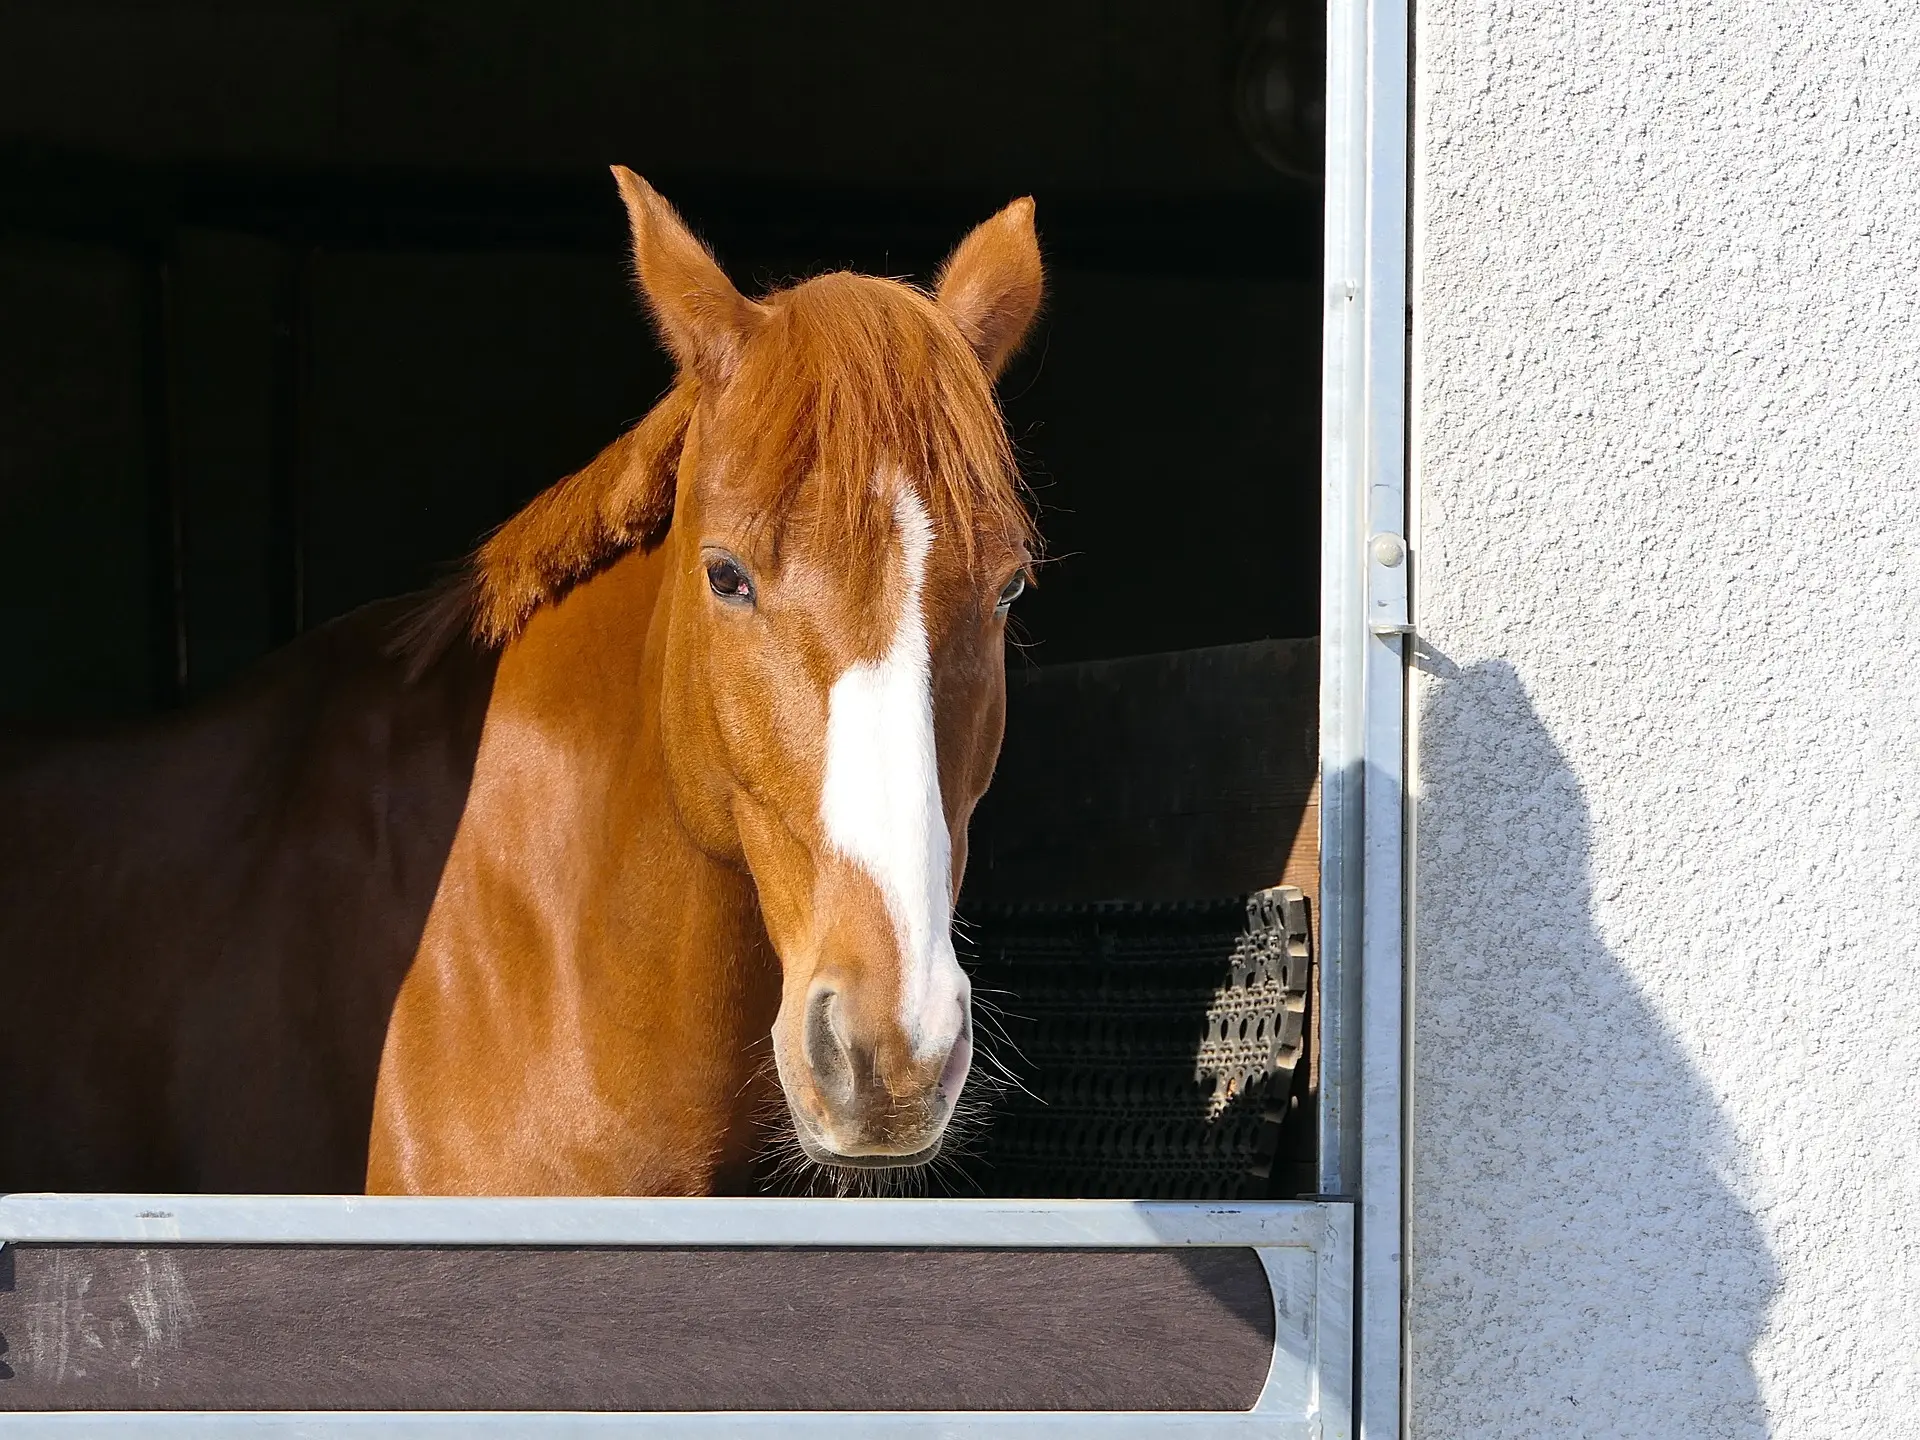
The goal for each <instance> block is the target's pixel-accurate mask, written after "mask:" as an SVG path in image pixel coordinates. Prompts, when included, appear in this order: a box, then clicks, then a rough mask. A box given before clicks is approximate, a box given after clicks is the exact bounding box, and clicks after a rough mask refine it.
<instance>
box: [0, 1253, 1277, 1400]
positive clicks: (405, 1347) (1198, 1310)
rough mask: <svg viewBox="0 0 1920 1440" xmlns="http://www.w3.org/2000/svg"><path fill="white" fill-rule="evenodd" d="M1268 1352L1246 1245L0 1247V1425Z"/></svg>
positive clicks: (1091, 1380)
mask: <svg viewBox="0 0 1920 1440" xmlns="http://www.w3.org/2000/svg"><path fill="white" fill-rule="evenodd" d="M1272 1349H1273V1308H1272V1301H1271V1298H1270V1295H1269V1291H1268V1288H1267V1282H1266V1279H1265V1276H1264V1274H1263V1273H1262V1270H1261V1267H1260V1264H1259V1261H1258V1258H1257V1257H1256V1256H1255V1255H1254V1253H1253V1252H1252V1251H1251V1250H1237V1249H1236V1250H1208V1249H1199V1250H1189V1251H1184V1252H1183V1251H1041V1250H1027V1251H911V1250H898V1251H882V1250H860V1251H829V1250H673V1249H646V1250H637V1249H627V1250H615V1249H606V1250H596V1249H575V1250H568V1249H533V1248H520V1249H492V1250H488V1249H479V1248H473V1249H434V1248H428V1247H395V1248H373V1247H360V1248H328V1247H270V1246H176V1247H172V1248H139V1247H135V1246H130V1245H123V1246H53V1245H46V1246H35V1245H28V1246H8V1247H7V1248H6V1249H4V1250H0V1410H37V1409H66V1410H71V1409H90V1408H111V1409H491V1408H502V1409H536V1410H538V1409H583V1410H596V1409H656V1410H685V1409H803V1408H821V1409H908V1410H916V1409H1107V1408H1117V1409H1149V1410H1151V1409H1196V1410H1207V1409H1225V1410H1239V1409H1245V1408H1246V1407H1247V1406H1249V1405H1251V1404H1252V1403H1253V1400H1254V1398H1255V1397H1256V1396H1257V1395H1258V1393H1259V1390H1260V1386H1261V1383H1262V1381H1263V1380H1264V1379H1265V1377H1266V1371H1267V1366H1268V1362H1269V1360H1270V1358H1271V1355H1272Z"/></svg>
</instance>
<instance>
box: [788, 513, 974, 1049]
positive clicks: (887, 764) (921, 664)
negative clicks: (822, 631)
mask: <svg viewBox="0 0 1920 1440" xmlns="http://www.w3.org/2000/svg"><path fill="white" fill-rule="evenodd" d="M893 514H894V523H895V526H896V527H897V529H898V532H899V539H900V555H901V564H902V569H903V572H904V573H903V574H902V576H901V581H902V583H901V585H900V587H899V588H900V592H901V602H900V616H899V619H898V620H897V621H896V622H895V625H894V631H893V642H892V644H890V645H889V646H888V648H887V653H886V654H885V655H883V656H881V657H880V658H879V659H878V660H863V661H861V662H860V663H859V664H857V665H851V666H849V667H848V668H847V670H846V671H845V673H843V674H842V675H841V676H840V678H839V679H838V680H836V681H835V682H834V684H833V689H832V690H831V691H830V692H829V693H828V696H827V764H826V776H825V779H824V781H823V783H822V785H821V791H820V819H821V823H822V824H823V825H824V826H825V828H826V832H827V839H828V840H829V842H831V844H832V845H833V847H834V848H835V849H836V850H838V851H839V852H840V853H841V854H843V855H845V856H846V857H847V858H848V859H849V860H851V861H853V862H854V863H855V864H856V865H858V866H860V868H861V869H862V870H864V871H866V873H867V874H868V875H869V876H871V877H872V879H873V882H874V884H875V885H876V886H878V887H879V890H880V893H881V895H882V896H883V897H884V898H885V900H886V905H887V913H888V915H889V916H890V917H891V918H892V920H893V928H894V934H895V936H896V938H897V939H898V941H899V945H900V955H901V963H902V966H903V969H904V974H903V975H902V976H901V997H900V1006H901V1015H900V1019H901V1023H902V1024H903V1025H904V1027H905V1028H906V1032H907V1034H908V1035H909V1036H910V1037H911V1038H912V1042H913V1045H914V1048H915V1050H916V1052H918V1053H920V1054H921V1055H922V1056H928V1055H931V1054H933V1053H935V1052H936V1051H938V1050H940V1049H943V1048H944V1047H946V1046H949V1045H951V1044H952V1043H953V1041H954V1039H955V1037H956V1035H957V1034H958V1033H959V1027H960V997H961V996H962V995H963V994H964V993H965V985H966V978H965V975H964V974H963V972H962V971H961V969H960V964H959V962H958V961H957V960H956V959H955V958H954V954H953V924H952V917H951V915H950V913H949V899H948V886H949V884H950V876H951V874H952V848H951V846H952V842H951V840H950V839H949V837H948V835H947V821H946V815H945V812H944V811H943V810H942V809H941V806H940V771H939V767H938V765H937V764H936V762H935V755H934V740H933V677H932V661H931V656H930V655H929V654H928V644H927V625H926V617H925V614H924V612H923V611H922V609H921V591H922V588H923V587H924V586H925V584H926V574H927V552H928V551H929V550H931V549H932V547H933V522H932V521H931V520H930V519H928V517H927V509H926V506H925V505H924V504H923V503H922V502H921V500H920V497H919V496H918V495H917V494H915V493H914V491H913V487H912V486H911V485H908V484H905V483H903V484H902V485H901V486H900V490H899V493H898V495H897V496H896V497H895V499H894V503H893Z"/></svg>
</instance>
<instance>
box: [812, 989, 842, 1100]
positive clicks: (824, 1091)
mask: <svg viewBox="0 0 1920 1440" xmlns="http://www.w3.org/2000/svg"><path fill="white" fill-rule="evenodd" d="M833 1005H834V992H833V991H831V990H828V989H826V988H824V987H823V988H821V989H818V990H816V991H814V992H813V994H812V995H811V996H810V997H809V998H808V1000H807V1023H806V1027H805V1032H804V1044H805V1047H806V1055H807V1068H808V1069H810V1070H812V1071H813V1083H814V1085H815V1086H816V1087H817V1088H818V1089H819V1091H820V1094H821V1098H822V1099H825V1100H827V1101H829V1102H837V1103H840V1104H845V1103H846V1102H847V1101H849V1100H850V1099H851V1098H852V1096H853V1061H852V1058H851V1057H850V1056H849V1055H848V1054H847V1047H846V1045H845V1044H844V1043H843V1042H842V1041H841V1039H840V1036H839V1034H838V1032H836V1031H835V1030H834V1028H833Z"/></svg>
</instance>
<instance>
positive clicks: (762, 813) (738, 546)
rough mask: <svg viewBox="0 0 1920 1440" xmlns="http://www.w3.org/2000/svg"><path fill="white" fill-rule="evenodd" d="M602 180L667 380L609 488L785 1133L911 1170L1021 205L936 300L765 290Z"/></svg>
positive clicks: (941, 1072) (895, 291) (975, 766)
mask: <svg viewBox="0 0 1920 1440" xmlns="http://www.w3.org/2000/svg"><path fill="white" fill-rule="evenodd" d="M615 175H616V178H617V179H618V180H619V182H620V188H621V191H622V193H623V195H624V197H625V200H626V204H627V208H628V212H629V215H630V218H631V221H632V228H633V244H634V260H635V268H636V271H637V274H638V279H639V284H640V288H641V291H642V294H643V296H644V298H645V300H646V302H647V304H648V306H649V308H650V309H651V311H652V313H653V316H654V319H655V321H656V324H657V325H658V327H659V329H660V331H661V334H662V336H663V337H664V339H665V341H666V342H667V344H668V346H669V348H670V349H671V350H672V352H673V354H674V357H675V359H676V361H677V362H678V366H679V379H678V381H677V383H676V385H675V388H674V391H673V392H672V394H671V395H669V397H668V398H667V399H666V400H664V401H663V402H662V403H661V405H660V407H659V408H658V409H656V411H655V412H654V414H653V415H652V416H650V417H649V418H648V420H647V421H646V422H643V424H642V425H641V426H640V427H639V428H638V429H637V430H636V431H635V432H634V434H635V436H636V437H639V438H638V439H636V440H635V442H634V445H633V447H632V450H631V453H630V455H629V457H628V459H627V460H626V461H624V462H621V463H623V464H624V465H625V466H626V470H627V471H628V472H631V473H626V474H624V476H623V478H621V479H620V480H619V481H618V483H617V484H616V485H615V486H614V489H615V490H616V491H618V492H620V493H621V494H623V495H624V496H625V498H624V499H622V500H621V501H620V502H619V503H620V506H622V507H624V510H625V512H626V514H627V518H625V519H624V520H622V521H620V522H619V523H621V524H624V525H626V526H627V527H628V528H629V529H631V530H635V531H641V530H645V531H650V532H651V534H650V535H649V536H648V537H647V539H648V540H649V542H650V543H655V544H657V545H658V546H659V548H660V552H661V556H662V558H663V559H664V560H665V562H666V563H665V565H664V568H663V571H662V574H663V578H662V580H661V582H660V583H661V584H662V585H663V586H665V587H667V588H666V591H665V593H664V595H663V596H662V603H660V604H658V605H657V606H656V608H655V612H654V615H653V617H652V619H651V621H650V622H649V624H650V630H649V634H648V644H649V646H652V647H658V649H659V651H660V654H661V659H660V664H661V666H662V671H661V679H662V691H663V695H662V708H661V718H660V725H661V736H662V740H663V742H664V749H665V753H666V755H667V757H668V759H667V765H668V769H669V772H670V777H669V778H670V786H671V793H672V795H673V798H674V802H675V804H676V806H677V809H678V812H679V816H680V819H681V822H682V824H684V826H685V827H686V829H687V831H688V832H689V834H690V835H691V836H692V837H693V838H694V841H695V843H696V844H697V845H698V846H699V847H700V848H702V849H703V850H705V851H706V852H707V853H708V854H709V855H711V856H713V857H714V858H716V859H717V860H719V861H721V862H723V863H725V864H729V865H732V866H736V867H741V868H744V869H745V870H747V871H748V872H750V873H751V876H752V880H753V884H754V887H755V889H756V890H757V892H758V896H759V904H760V911H761V916H762V919H763V920H764V923H765V927H766V931H767V934H768V936H769V938H770V939H771V941H772V943H773V947H774V949H775V950H776V951H777V952H778V955H779V959H780V965H781V970H782V982H781V1000H780V1006H779V1011H778V1015H777V1018H776V1019H775V1021H774V1026H773V1053H774V1058H775V1063H776V1065H777V1067H778V1071H779V1078H780V1083H781V1086H782V1088H783V1089H784V1091H785V1096H786V1101H787V1105H788V1108H789V1109H790V1111H791V1112H792V1115H793V1119H794V1123H795V1127H796V1130H797V1132H798V1135H799V1138H800V1142H801V1144H802V1146H803V1147H804V1149H805V1150H806V1151H807V1153H808V1154H809V1155H810V1156H812V1157H813V1158H814V1159H816V1160H819V1161H825V1162H828V1163H832V1164H840V1165H865V1166H898V1165H908V1164H915V1163H919V1162H921V1161H923V1160H926V1159H928V1158H930V1157H931V1156H932V1155H933V1154H934V1153H935V1152H936V1151H937V1149H938V1148H939V1145H940V1140H941V1136H942V1134H943V1132H944V1130H945V1127H946V1124H947V1121H948V1119H949V1117H950V1116H951V1114H952V1111H953V1106H954V1102H955V1100H956V1098H957V1097H958V1095H959V1092H960V1089H961V1086H962V1085H963V1083H964V1082H965V1080H966V1078H967V1072H968V1067H969V1064H970V1062H971V1059H972V1053H973V1038H972V1020H971V1009H970V1005H971V1001H970V995H969V988H968V983H967V978H966V975H965V974H964V973H963V972H962V970H961V968H960V966H959V964H958V962H957V961H956V960H955V958H954V951H953V942H952V937H951V926H952V903H953V899H954V896H955V894H956V892H957V891H958V888H959V884H960V877H961V871H962V868H963V866H964V864H965V858H966V831H967V821H968V817H969V815H970V814H971V812H972V810H973V807H974V805H975V803H976V802H977V801H978V800H979V798H980V796H981V794H982V793H983V792H984V791H985V789H986V787H987V782H988V780H989V778H990V776H991V774H992V771H993V766H994V762H995V760H996V758H997V756H998V753H999V748H1000V741H1001V732H1002V724H1003V718H1004V711H1005V688H1006V678H1005V668H1004V648H1005V625H1006V617H1007V610H1008V607H1009V605H1010V604H1011V603H1012V601H1013V600H1014V598H1015V597H1017V596H1018V594H1019V593H1020V590H1021V589H1022V588H1023V586H1024V585H1025V583H1026V576H1027V572H1028V568H1029V566H1030V564H1031V563H1032V558H1033V557H1032V555H1031V554H1030V551H1029V548H1028V546H1029V538H1030V531H1029V522H1028V518H1027V514H1026V511H1025V509H1024V507H1023V506H1022V504H1021V503H1020V499H1019V495H1018V482H1017V474H1016V470H1015V467H1014V463H1013V458H1012V454H1011V450H1010V447H1009V445H1008V441H1007V437H1006V430H1005V425H1004V422H1003V421H1002V419H1001V416H1000V413H999V410H998V407H997V405H996V403H995V400H994V396H993V378H994V376H995V374H996V373H997V372H998V370H999V368H1000V366H1001V365H1002V363H1003V362H1004V361H1005V360H1006V358H1007V357H1008V356H1009V355H1010V353H1011V352H1012V351H1013V350H1014V348H1015V347H1016V346H1017V345H1018V344H1019V343H1020V341H1021V339H1022V338H1023V336H1024V335H1025V332H1026V330H1027V328H1028V326H1029V324H1030V322H1031V321H1032V318H1033V315H1034V312H1035V310H1036V308H1037V307H1038V304H1039V301H1040V295H1041V266H1040V256H1039V248H1038V245H1037V242H1036V240H1035V237H1034V230H1033V207H1032V204H1031V203H1030V202H1028V201H1024V200H1023V201H1019V202H1016V203H1015V204H1013V205H1010V206H1009V207H1007V209H1005V210H1003V211H1002V212H1001V213H1000V214H998V215H996V216H995V217H994V218H992V219H991V220H988V221H987V222H986V223H985V224H983V225H981V226H980V227H979V228H978V229H977V230H975V231H974V232H973V233H972V234H971V235H969V236H968V237H967V238H966V240H965V241H964V242H963V243H962V244H961V245H960V246H959V248H958V249H957V250H956V251H955V252H954V254H953V256H952V257H951V258H950V259H949V261H948V262H947V265H946V267H945V269H944V270H943V271H942V274H941V278H940V281H939V284H938V286H937V288H936V291H935V292H934V293H933V294H926V293H923V292H921V291H919V290H916V289H913V288H911V287H909V286H907V285H904V284H901V283H899V282H897V281H892V280H883V279H876V278H872V277H866V276H856V275H850V274H835V275H826V276H821V277H819V278H816V279H813V280H809V281H807V282H805V283H802V284H799V285H796V286H794V287H792V288H790V289H787V290H783V291H778V292H776V293H773V294H770V295H767V296H765V297H763V298H761V299H759V300H757V301H756V300H749V299H747V298H745V297H743V296H742V295H741V294H740V293H739V291H737V290H736V289H735V288H734V286H733V285H732V284H731V283H730V282H729V281H728V279H727V277H726V276H725V275H724V274H723V273H722V271H721V270H720V268H719V267H718V266H717V265H716V264H715V262H714V261H713V259H712V257H711V256H710V255H709V254H708V252H707V251H706V250H705V249H704V248H703V247H702V246H701V244H700V243H699V242H698V241H697V240H696V239H695V238H694V237H693V236H692V235H691V234H690V233H689V232H688V231H687V229H686V228H685V226H684V225H683V224H682V223H681V222H680V220H679V218H678V217H677V216H676V215H675V214H674V213H673V211H672V210H671V208H669V206H668V205H667V204H666V202H665V201H664V200H662V199H661V198H660V197H659V196H658V195H657V194H656V193H655V192H654V191H653V190H652V189H651V188H649V187H648V186H647V185H646V183H645V182H644V181H642V180H640V179H639V178H638V177H637V176H635V175H633V174H631V173H630V172H627V171H625V170H616V171H615ZM610 453H611V452H610ZM649 487H651V489H649Z"/></svg>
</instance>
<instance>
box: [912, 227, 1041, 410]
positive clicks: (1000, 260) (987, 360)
mask: <svg viewBox="0 0 1920 1440" xmlns="http://www.w3.org/2000/svg"><path fill="white" fill-rule="evenodd" d="M1045 288H1046V280H1045V275H1044V272H1043V271H1042V269H1041V266H1040V237H1039V236H1038V235H1036V234H1035V233H1034V229H1033V200H1032V198H1031V197H1028V198H1026V199H1023V200H1016V201H1014V202H1013V203H1012V204H1011V205H1009V206H1007V208H1006V209H1004V210H1002V211H1001V212H1000V213H999V214H998V215H996V216H994V217H993V218H992V219H991V220H989V221H987V222H986V223H985V224H983V225H978V226H976V227H975V228H974V230H973V233H972V234H970V235H968V236H967V238H966V239H964V240H962V241H961V242H960V244H959V245H958V246H957V247H956V248H955V249H954V252H953V254H951V255H949V256H948V257H947V263H946V264H945V265H943V266H941V267H940V279H939V281H938V282H937V284H936V286H935V295H936V297H937V298H938V299H939V301H940V308H941V309H942V310H945V311H946V312H947V314H948V315H949V316H950V317H952V320H953V323H954V324H956V325H958V326H959V327H960V333H961V334H962V335H964V336H966V337H967V343H968V344H970V345H972V346H973V350H974V353H975V354H976V355H978V356H979V357H980V363H981V364H983V365H985V366H986V367H987V373H988V374H989V375H998V374H999V373H1000V371H1001V369H1002V367H1004V366H1005V365H1006V363H1007V361H1009V360H1011V359H1012V358H1013V353H1014V351H1016V350H1018V349H1019V348H1020V344H1021V342H1022V341H1023V340H1025V339H1026V338H1027V331H1028V330H1029V329H1030V328H1031V327H1032V325H1033V317H1034V316H1035V315H1036V314H1037V313H1039V310H1040V296H1041V293H1042V292H1043V291H1044V289H1045Z"/></svg>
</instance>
